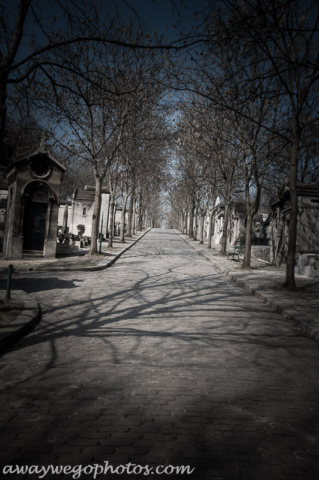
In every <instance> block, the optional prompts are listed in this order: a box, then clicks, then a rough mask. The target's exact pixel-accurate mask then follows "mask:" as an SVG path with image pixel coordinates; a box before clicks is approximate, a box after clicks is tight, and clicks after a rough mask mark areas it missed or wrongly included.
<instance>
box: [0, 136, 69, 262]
mask: <svg viewBox="0 0 319 480" xmlns="http://www.w3.org/2000/svg"><path fill="white" fill-rule="evenodd" d="M65 171H66V168H65V167H64V166H63V165H62V164H61V163H60V162H59V161H58V160H56V159H55V158H54V157H53V156H52V155H51V154H50V152H49V151H47V150H46V148H45V146H44V145H42V146H40V147H39V148H38V149H37V150H36V151H35V152H33V153H31V154H30V155H28V156H26V157H23V158H20V159H18V160H16V161H15V162H14V163H13V164H11V165H10V167H9V168H8V170H7V181H8V199H7V212H6V226H5V237H4V254H5V257H6V258H7V259H20V258H23V255H28V254H29V255H30V254H32V255H39V256H44V257H55V254H56V237H57V224H58V212H59V195H60V187H61V183H62V180H63V176H64V173H65Z"/></svg>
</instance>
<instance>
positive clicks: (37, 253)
mask: <svg viewBox="0 0 319 480" xmlns="http://www.w3.org/2000/svg"><path fill="white" fill-rule="evenodd" d="M22 258H23V259H27V260H30V259H32V258H44V255H43V251H42V250H23V251H22Z"/></svg>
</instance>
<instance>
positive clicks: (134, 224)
mask: <svg viewBox="0 0 319 480" xmlns="http://www.w3.org/2000/svg"><path fill="white" fill-rule="evenodd" d="M133 235H136V198H134V206H133Z"/></svg>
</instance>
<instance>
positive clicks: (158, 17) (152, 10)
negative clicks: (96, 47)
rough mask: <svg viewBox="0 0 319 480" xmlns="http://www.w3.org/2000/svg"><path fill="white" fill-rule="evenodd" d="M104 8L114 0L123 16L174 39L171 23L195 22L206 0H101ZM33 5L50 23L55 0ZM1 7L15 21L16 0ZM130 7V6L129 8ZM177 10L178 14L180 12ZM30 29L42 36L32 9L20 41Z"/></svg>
mask: <svg viewBox="0 0 319 480" xmlns="http://www.w3.org/2000/svg"><path fill="white" fill-rule="evenodd" d="M100 1H101V3H102V5H103V7H106V6H108V5H110V4H111V3H112V1H113V3H115V4H116V5H117V7H118V9H119V11H120V13H121V15H123V17H124V18H125V17H126V16H128V15H129V14H131V15H132V16H133V17H134V16H135V12H136V14H137V15H138V17H139V18H140V19H141V20H143V21H144V22H146V24H147V25H148V26H149V27H151V28H152V29H157V30H158V33H159V34H161V33H162V32H165V31H166V27H167V26H168V30H167V31H166V35H167V38H168V37H169V38H170V39H172V40H174V36H175V35H176V30H174V29H173V25H174V24H176V23H177V22H178V21H181V20H182V23H183V25H184V26H185V27H186V28H188V27H190V26H191V25H192V24H193V22H194V18H195V17H194V11H195V9H196V8H197V7H199V8H202V7H203V6H204V5H205V3H206V1H205V0H100ZM181 1H182V3H183V5H184V7H182V8H175V7H174V5H179V4H180V2H181ZM32 5H33V6H34V7H35V9H36V11H37V13H38V14H40V15H41V18H43V19H45V20H46V22H47V23H48V24H50V23H51V19H52V17H54V15H55V14H56V13H57V11H58V10H57V7H56V5H55V4H54V0H53V1H52V0H33V2H32ZM0 6H1V7H4V8H5V10H6V12H7V13H8V15H9V22H10V24H11V25H13V24H14V22H15V18H16V14H17V9H18V0H1V2H0ZM130 7H131V8H130ZM179 13H180V14H179ZM33 30H35V31H36V32H37V34H38V35H41V33H40V30H39V28H38V27H37V25H36V23H35V22H34V18H33V15H32V13H31V10H29V13H28V16H27V20H26V23H25V34H26V36H25V38H24V39H23V43H24V44H25V45H26V44H27V36H28V34H29V33H31V32H32V31H33Z"/></svg>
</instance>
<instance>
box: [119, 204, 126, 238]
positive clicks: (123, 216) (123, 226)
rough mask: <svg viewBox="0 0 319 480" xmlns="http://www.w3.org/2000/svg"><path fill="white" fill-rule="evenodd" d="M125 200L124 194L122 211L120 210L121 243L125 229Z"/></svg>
mask: <svg viewBox="0 0 319 480" xmlns="http://www.w3.org/2000/svg"><path fill="white" fill-rule="evenodd" d="M126 202H127V196H126V195H125V197H124V202H123V206H122V212H121V230H120V242H121V243H125V239H124V231H125V214H126Z"/></svg>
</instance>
